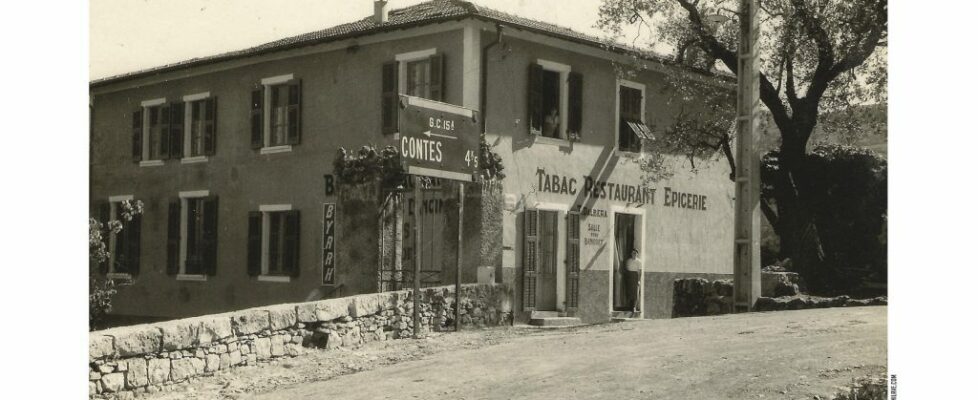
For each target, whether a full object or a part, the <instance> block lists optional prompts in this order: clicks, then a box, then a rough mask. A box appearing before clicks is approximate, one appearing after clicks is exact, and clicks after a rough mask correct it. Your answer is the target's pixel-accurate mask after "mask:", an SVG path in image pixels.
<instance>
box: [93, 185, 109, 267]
mask: <svg viewBox="0 0 978 400" xmlns="http://www.w3.org/2000/svg"><path fill="white" fill-rule="evenodd" d="M110 207H111V206H110V205H109V202H107V201H100V202H98V203H97V204H96V205H95V220H96V221H98V222H101V223H102V243H105V250H106V251H108V250H109V237H110V235H112V233H111V232H110V231H109V218H111V216H110V215H109V214H110V213H111V208H110ZM98 271H99V272H101V273H103V274H105V273H108V272H109V260H108V258H106V259H105V260H104V261H102V262H101V263H99V264H98Z"/></svg>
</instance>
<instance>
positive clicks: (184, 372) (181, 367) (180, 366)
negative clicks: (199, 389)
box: [170, 358, 196, 382]
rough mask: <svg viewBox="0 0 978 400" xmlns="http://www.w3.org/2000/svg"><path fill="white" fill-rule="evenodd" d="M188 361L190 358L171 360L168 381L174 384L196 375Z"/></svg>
mask: <svg viewBox="0 0 978 400" xmlns="http://www.w3.org/2000/svg"><path fill="white" fill-rule="evenodd" d="M190 360H191V359H190V358H181V359H179V360H173V364H172V366H171V367H170V379H172V380H173V381H174V382H182V381H184V380H186V379H188V378H190V377H192V376H194V375H196V371H195V368H194V364H193V363H192V362H190Z"/></svg>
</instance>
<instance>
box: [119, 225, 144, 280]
mask: <svg viewBox="0 0 978 400" xmlns="http://www.w3.org/2000/svg"><path fill="white" fill-rule="evenodd" d="M142 225H143V216H142V215H141V214H136V215H134V216H133V217H132V220H130V221H129V222H128V223H126V227H125V229H124V230H123V232H122V233H123V234H124V235H125V236H126V271H127V272H129V274H130V275H132V276H136V275H138V274H139V252H140V248H139V245H140V243H139V242H140V236H141V231H142Z"/></svg>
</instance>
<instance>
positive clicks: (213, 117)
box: [204, 97, 217, 156]
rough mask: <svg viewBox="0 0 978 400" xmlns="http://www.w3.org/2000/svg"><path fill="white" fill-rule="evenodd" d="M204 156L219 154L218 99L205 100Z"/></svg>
mask: <svg viewBox="0 0 978 400" xmlns="http://www.w3.org/2000/svg"><path fill="white" fill-rule="evenodd" d="M204 102H205V103H204V111H205V112H204V155H205V156H212V155H214V153H215V152H217V98H215V97H209V98H208V99H207V100H204Z"/></svg>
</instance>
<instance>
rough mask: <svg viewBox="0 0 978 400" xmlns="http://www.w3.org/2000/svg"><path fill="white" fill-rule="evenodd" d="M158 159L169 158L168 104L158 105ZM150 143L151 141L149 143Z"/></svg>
mask: <svg viewBox="0 0 978 400" xmlns="http://www.w3.org/2000/svg"><path fill="white" fill-rule="evenodd" d="M159 123H160V159H161V160H168V159H169V158H170V106H169V105H164V106H161V107H160V119H159ZM151 144H152V143H151Z"/></svg>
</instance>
